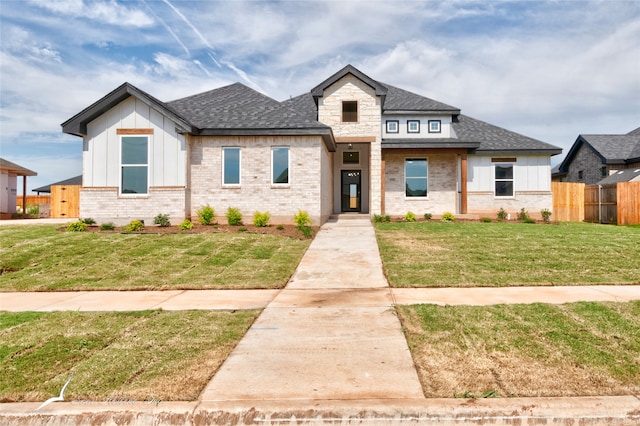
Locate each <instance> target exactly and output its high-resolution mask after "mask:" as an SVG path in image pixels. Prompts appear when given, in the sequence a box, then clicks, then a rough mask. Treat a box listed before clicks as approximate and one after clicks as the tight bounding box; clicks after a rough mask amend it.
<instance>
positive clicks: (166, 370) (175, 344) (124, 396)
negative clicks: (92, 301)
mask: <svg viewBox="0 0 640 426" xmlns="http://www.w3.org/2000/svg"><path fill="white" fill-rule="evenodd" d="M258 313H259V311H236V312H233V313H232V312H221V311H180V312H167V311H141V312H117V313H113V312H108V313H107V312H101V313H84V312H52V313H34V312H24V313H7V312H2V313H0V370H1V371H2V374H0V402H8V401H44V400H46V399H48V398H50V397H51V396H57V395H58V394H59V393H60V389H61V388H62V386H63V385H64V383H65V382H66V381H67V380H68V378H69V377H71V376H72V375H73V379H72V380H71V382H70V383H69V386H68V387H67V390H66V392H65V399H66V400H69V401H72V400H84V401H105V400H116V399H117V400H120V401H122V400H137V401H153V400H155V401H158V400H163V401H166V400H178V401H185V400H195V399H197V397H198V395H199V394H200V393H201V392H202V390H203V388H204V387H205V385H206V384H207V383H208V382H209V380H210V379H211V377H213V375H214V373H215V372H216V370H217V369H218V368H219V366H220V365H221V364H222V362H223V361H224V360H225V358H226V357H227V356H228V354H229V353H230V352H231V350H232V349H233V348H234V347H235V346H236V344H237V342H238V341H239V340H240V339H241V338H242V336H243V335H244V333H245V332H246V330H247V329H248V328H249V327H250V325H251V324H252V323H253V321H254V319H255V318H256V316H257V315H258Z"/></svg>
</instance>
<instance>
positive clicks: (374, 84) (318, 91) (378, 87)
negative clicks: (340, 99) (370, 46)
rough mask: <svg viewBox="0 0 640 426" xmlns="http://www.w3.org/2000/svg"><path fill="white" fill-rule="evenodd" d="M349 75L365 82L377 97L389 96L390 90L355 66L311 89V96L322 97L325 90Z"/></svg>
mask: <svg viewBox="0 0 640 426" xmlns="http://www.w3.org/2000/svg"><path fill="white" fill-rule="evenodd" d="M348 74H351V75H353V76H354V77H356V78H357V79H359V80H361V81H363V82H364V83H365V84H367V85H368V86H370V87H371V88H372V89H374V90H375V93H376V95H377V96H385V95H386V94H387V90H388V89H387V88H386V87H385V86H384V85H383V84H382V83H380V82H379V81H376V80H374V79H372V78H371V77H369V76H368V75H366V74H364V73H363V72H362V71H360V70H359V69H357V68H356V67H354V66H353V65H347V66H346V67H344V68H342V69H341V70H340V71H338V72H336V73H335V74H333V75H332V76H331V77H329V78H327V79H326V80H324V81H323V82H322V83H320V84H318V85H317V86H316V87H314V88H313V89H311V94H312V95H313V97H314V99H317V98H318V97H322V95H323V93H324V90H325V89H326V88H327V87H329V86H331V85H332V84H334V83H335V82H337V81H338V80H340V79H341V78H343V77H345V76H346V75H348Z"/></svg>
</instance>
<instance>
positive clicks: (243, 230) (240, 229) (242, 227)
mask: <svg viewBox="0 0 640 426" xmlns="http://www.w3.org/2000/svg"><path fill="white" fill-rule="evenodd" d="M247 231H248V229H247V228H246V227H244V226H241V227H240V228H238V232H247Z"/></svg>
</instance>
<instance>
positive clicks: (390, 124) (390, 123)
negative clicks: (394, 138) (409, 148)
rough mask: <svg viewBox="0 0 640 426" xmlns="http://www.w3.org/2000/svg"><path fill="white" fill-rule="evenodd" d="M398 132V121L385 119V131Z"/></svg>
mask: <svg viewBox="0 0 640 426" xmlns="http://www.w3.org/2000/svg"><path fill="white" fill-rule="evenodd" d="M398 132H400V121H398V120H387V133H398Z"/></svg>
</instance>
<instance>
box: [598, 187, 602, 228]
mask: <svg viewBox="0 0 640 426" xmlns="http://www.w3.org/2000/svg"><path fill="white" fill-rule="evenodd" d="M598 223H602V185H598Z"/></svg>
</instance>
